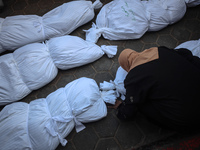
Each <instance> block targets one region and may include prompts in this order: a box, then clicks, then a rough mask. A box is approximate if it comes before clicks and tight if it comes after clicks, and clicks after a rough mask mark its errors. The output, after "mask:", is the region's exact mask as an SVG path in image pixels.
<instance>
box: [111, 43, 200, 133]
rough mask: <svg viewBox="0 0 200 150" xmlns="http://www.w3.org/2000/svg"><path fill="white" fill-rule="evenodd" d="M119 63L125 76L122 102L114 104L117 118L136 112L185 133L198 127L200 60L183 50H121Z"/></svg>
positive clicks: (129, 115)
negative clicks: (124, 94) (124, 96)
mask: <svg viewBox="0 0 200 150" xmlns="http://www.w3.org/2000/svg"><path fill="white" fill-rule="evenodd" d="M118 60H119V64H120V66H121V67H122V68H123V69H125V70H126V71H127V72H128V74H127V76H126V78H125V80H124V85H125V88H126V99H125V100H124V101H123V102H122V103H120V102H119V101H117V102H116V105H115V106H114V107H115V108H117V116H118V118H119V119H123V120H130V119H134V117H135V115H136V113H137V112H141V113H142V114H144V115H145V116H146V117H147V118H149V119H150V120H152V121H153V122H155V123H157V124H158V125H161V126H163V127H167V128H171V129H174V130H180V131H181V130H185V129H189V128H191V127H192V128H195V127H198V126H199V125H200V124H199V122H200V58H198V57H196V56H193V55H192V53H191V52H190V51H189V50H187V49H169V48H166V47H158V48H157V47H153V48H150V49H146V50H144V51H143V52H140V53H138V52H136V51H134V50H131V49H125V50H123V51H122V52H121V54H120V56H119V59H118Z"/></svg>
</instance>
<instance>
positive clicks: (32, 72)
mask: <svg viewBox="0 0 200 150" xmlns="http://www.w3.org/2000/svg"><path fill="white" fill-rule="evenodd" d="M105 53H106V54H107V55H108V57H113V56H114V55H115V54H116V53H117V46H105V45H103V46H101V47H99V46H98V45H96V44H94V43H91V42H87V41H85V40H83V39H81V38H79V37H77V36H70V35H65V36H62V37H56V38H52V39H50V40H48V41H46V42H45V43H32V44H28V45H26V46H23V47H21V48H19V49H17V50H15V51H14V52H13V53H9V54H6V55H3V56H0V83H1V84H0V105H5V104H8V103H11V102H14V101H18V100H20V99H22V98H23V97H25V96H26V95H28V94H29V93H30V92H31V91H33V90H36V89H39V88H41V87H43V86H44V85H46V84H47V83H49V82H50V81H52V80H53V79H54V78H55V77H56V75H57V73H58V68H59V69H62V70H67V69H70V68H74V67H78V66H82V65H85V64H88V63H91V62H93V61H95V60H97V59H99V58H100V57H102V56H103V55H104V54H105Z"/></svg>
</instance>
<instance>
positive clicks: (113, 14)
mask: <svg viewBox="0 0 200 150" xmlns="http://www.w3.org/2000/svg"><path fill="white" fill-rule="evenodd" d="M144 10H145V8H144V6H143V4H142V3H141V1H140V0H134V1H132V0H126V1H125V0H113V1H112V2H110V3H108V4H106V5H104V6H103V7H102V8H101V10H100V12H99V14H98V15H97V19H96V25H95V24H93V26H92V28H90V29H89V30H86V31H85V32H86V40H88V41H91V42H94V43H96V42H97V40H98V38H99V37H100V36H101V34H102V35H103V37H104V38H105V39H110V40H120V39H137V38H140V37H141V36H142V35H143V34H144V33H145V32H146V31H147V30H148V20H149V17H150V16H149V14H146V11H144Z"/></svg>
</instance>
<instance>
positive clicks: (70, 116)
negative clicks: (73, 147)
mask: <svg viewBox="0 0 200 150" xmlns="http://www.w3.org/2000/svg"><path fill="white" fill-rule="evenodd" d="M103 99H104V97H103V96H102V95H101V92H100V91H99V87H98V85H97V84H96V82H95V81H94V80H93V79H89V78H80V79H77V80H74V81H72V82H70V83H68V84H67V85H66V86H65V87H64V88H60V89H58V90H56V91H55V92H53V93H51V94H49V95H48V96H47V97H46V98H41V99H37V100H34V101H31V102H30V104H27V103H24V102H15V103H12V104H9V105H7V106H5V107H4V109H3V110H2V111H1V112H0V145H1V150H13V149H15V150H22V149H33V150H54V149H56V147H57V146H58V145H59V143H61V144H62V145H63V146H64V145H66V143H67V141H66V139H64V138H65V137H66V136H68V135H69V133H70V132H71V131H72V129H73V128H74V127H76V129H77V130H78V132H79V131H81V130H83V129H84V128H85V126H84V125H83V124H82V123H87V122H92V121H97V120H100V119H102V118H103V117H105V116H106V115H107V107H106V105H105V103H104V101H103Z"/></svg>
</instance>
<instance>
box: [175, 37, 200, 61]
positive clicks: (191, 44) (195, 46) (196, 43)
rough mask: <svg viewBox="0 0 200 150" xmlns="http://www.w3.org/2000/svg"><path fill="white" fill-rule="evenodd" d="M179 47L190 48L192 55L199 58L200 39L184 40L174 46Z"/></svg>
mask: <svg viewBox="0 0 200 150" xmlns="http://www.w3.org/2000/svg"><path fill="white" fill-rule="evenodd" d="M179 48H186V49H188V50H190V51H191V52H192V54H193V55H194V56H197V57H199V58H200V39H199V40H191V41H187V42H184V43H182V44H180V45H178V46H177V47H176V49H179Z"/></svg>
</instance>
